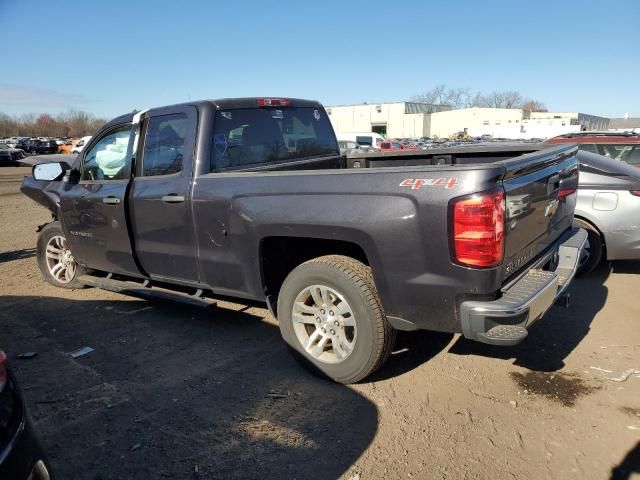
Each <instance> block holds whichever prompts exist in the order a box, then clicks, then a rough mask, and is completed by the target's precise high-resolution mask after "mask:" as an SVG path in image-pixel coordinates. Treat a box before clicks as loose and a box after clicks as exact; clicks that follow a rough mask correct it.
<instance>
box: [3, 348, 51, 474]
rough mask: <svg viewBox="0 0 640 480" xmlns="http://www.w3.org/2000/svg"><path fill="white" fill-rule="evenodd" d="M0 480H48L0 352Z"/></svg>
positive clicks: (41, 453)
mask: <svg viewBox="0 0 640 480" xmlns="http://www.w3.org/2000/svg"><path fill="white" fill-rule="evenodd" d="M0 478H2V479H3V480H4V479H6V480H50V479H52V478H53V477H52V476H51V468H50V466H49V464H48V462H47V458H46V456H45V454H44V451H43V449H42V446H41V445H40V442H39V440H38V437H37V436H36V433H35V431H34V429H33V425H32V422H31V418H30V416H29V413H28V412H27V408H26V405H25V403H24V399H23V398H22V392H21V391H20V388H19V387H18V383H17V381H16V378H15V376H14V375H13V374H12V372H11V371H10V369H9V367H8V365H7V356H6V355H5V353H4V352H2V351H1V350H0Z"/></svg>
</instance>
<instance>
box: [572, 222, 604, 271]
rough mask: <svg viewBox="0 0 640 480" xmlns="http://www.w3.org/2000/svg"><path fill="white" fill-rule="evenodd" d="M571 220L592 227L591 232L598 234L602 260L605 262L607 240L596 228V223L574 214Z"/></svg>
mask: <svg viewBox="0 0 640 480" xmlns="http://www.w3.org/2000/svg"><path fill="white" fill-rule="evenodd" d="M573 219H574V220H578V221H579V222H582V223H586V224H587V225H589V226H590V227H592V228H593V230H595V231H596V232H598V235H600V238H601V239H602V254H603V257H604V258H603V259H604V260H606V259H607V238H606V236H605V234H604V232H603V231H602V230H600V228H598V226H597V225H596V223H595V222H594V221H593V220H591V219H589V218H586V217H585V216H583V215H580V214H575V215H574V217H573Z"/></svg>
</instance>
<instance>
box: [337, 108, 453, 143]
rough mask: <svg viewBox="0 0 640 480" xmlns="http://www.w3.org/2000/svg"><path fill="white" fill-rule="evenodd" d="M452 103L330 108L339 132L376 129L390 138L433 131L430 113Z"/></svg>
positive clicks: (374, 130) (412, 135)
mask: <svg viewBox="0 0 640 480" xmlns="http://www.w3.org/2000/svg"><path fill="white" fill-rule="evenodd" d="M449 109H450V107H449V106H448V105H431V104H428V103H419V102H393V103H372V104H368V103H363V104H358V105H336V106H332V107H327V113H328V114H329V118H330V119H331V123H332V125H333V128H334V129H335V131H336V132H338V133H347V132H375V133H379V134H381V135H382V136H384V137H386V138H421V137H428V136H429V132H430V125H429V121H430V115H431V114H432V113H434V112H440V111H443V110H449Z"/></svg>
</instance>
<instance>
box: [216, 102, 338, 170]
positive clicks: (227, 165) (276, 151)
mask: <svg viewBox="0 0 640 480" xmlns="http://www.w3.org/2000/svg"><path fill="white" fill-rule="evenodd" d="M338 153H339V151H338V144H337V142H336V139H335V135H334V133H333V130H332V128H331V124H330V122H329V120H328V119H327V117H326V115H325V113H324V110H323V109H320V108H311V107H293V108H282V109H279V108H248V109H238V110H227V111H218V112H217V113H216V119H215V126H214V129H213V147H212V152H211V171H214V172H219V171H225V170H230V169H238V168H251V167H256V166H260V165H264V164H270V163H277V162H286V161H291V160H301V159H304V158H307V157H314V156H319V155H327V154H338Z"/></svg>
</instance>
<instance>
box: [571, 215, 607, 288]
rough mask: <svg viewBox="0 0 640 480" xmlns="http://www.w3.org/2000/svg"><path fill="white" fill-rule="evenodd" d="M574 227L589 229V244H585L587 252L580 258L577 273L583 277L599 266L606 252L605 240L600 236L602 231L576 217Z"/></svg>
mask: <svg viewBox="0 0 640 480" xmlns="http://www.w3.org/2000/svg"><path fill="white" fill-rule="evenodd" d="M573 226H574V227H580V228H584V229H585V230H586V231H587V245H585V253H584V254H583V256H582V257H581V258H580V260H579V262H580V264H579V266H578V271H577V272H576V275H577V276H579V277H581V276H584V275H587V274H588V273H589V272H591V271H592V270H593V269H594V268H596V267H597V266H598V264H599V263H600V261H601V260H602V258H603V253H604V241H603V239H602V237H601V236H600V232H598V230H596V228H595V227H594V226H593V225H591V224H590V223H587V222H585V221H582V220H580V219H578V218H576V219H575V220H574V221H573Z"/></svg>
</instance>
